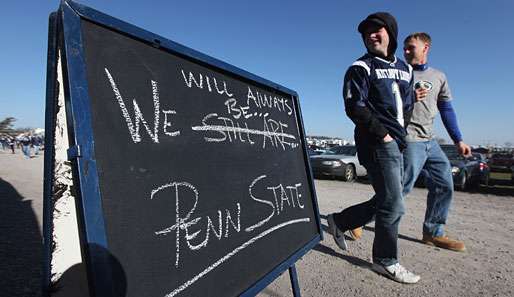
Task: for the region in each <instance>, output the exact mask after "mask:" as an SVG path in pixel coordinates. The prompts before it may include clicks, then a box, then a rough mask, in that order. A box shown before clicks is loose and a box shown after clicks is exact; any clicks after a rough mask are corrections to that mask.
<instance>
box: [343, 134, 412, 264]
mask: <svg viewBox="0 0 514 297" xmlns="http://www.w3.org/2000/svg"><path fill="white" fill-rule="evenodd" d="M358 150H359V159H360V160H361V162H362V164H363V165H364V167H366V169H367V171H368V176H369V178H370V180H371V184H372V186H373V189H374V190H375V195H374V196H373V198H371V199H370V200H368V201H366V202H363V203H360V204H357V205H353V206H351V207H349V208H346V209H344V210H343V211H342V212H340V213H338V214H335V215H334V220H335V222H336V224H337V227H338V228H340V229H341V230H343V231H346V230H350V229H354V228H357V227H361V226H364V225H366V224H367V223H369V222H371V221H372V220H373V219H375V239H374V241H373V262H374V263H378V264H381V265H385V266H388V265H392V264H396V263H398V225H399V223H400V218H401V217H402V215H403V214H404V212H405V210H404V206H403V195H402V189H403V155H402V153H401V152H400V149H399V147H398V144H397V143H396V141H391V142H388V143H384V144H378V145H376V146H373V147H371V148H358Z"/></svg>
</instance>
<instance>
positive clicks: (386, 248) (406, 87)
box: [327, 12, 420, 283]
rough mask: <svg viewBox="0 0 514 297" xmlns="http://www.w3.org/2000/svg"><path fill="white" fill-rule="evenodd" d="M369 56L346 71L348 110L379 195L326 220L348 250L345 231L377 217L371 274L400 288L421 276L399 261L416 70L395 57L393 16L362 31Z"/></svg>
mask: <svg viewBox="0 0 514 297" xmlns="http://www.w3.org/2000/svg"><path fill="white" fill-rule="evenodd" d="M358 31H359V32H360V33H361V34H362V39H363V42H364V45H365V47H366V49H367V54H365V55H364V56H362V57H361V58H359V59H358V60H357V61H355V62H354V63H353V64H352V65H351V66H350V67H349V68H348V70H347V71H346V74H345V78H344V85H343V97H344V103H345V110H346V114H347V115H348V117H349V118H350V119H351V120H352V121H353V122H354V123H355V144H356V146H357V154H358V157H359V161H360V162H361V164H363V165H364V167H366V169H367V171H368V176H369V177H370V180H371V184H372V185H373V189H374V190H375V196H374V197H373V198H371V199H370V200H369V201H366V202H364V203H360V204H357V205H354V206H351V207H349V208H346V209H344V210H343V211H342V212H340V213H334V214H330V215H329V216H328V219H327V221H328V226H329V229H330V231H331V233H332V236H333V237H334V240H335V242H336V244H337V245H338V246H339V247H340V248H341V249H343V250H346V249H347V245H346V242H345V239H344V232H345V231H348V230H352V229H355V228H357V227H360V226H363V225H364V224H366V223H367V222H369V221H370V220H372V219H373V218H375V220H376V222H375V239H374V241H373V249H372V257H373V265H372V269H373V270H374V271H376V272H378V273H380V274H383V275H385V276H387V277H389V278H391V279H393V280H395V281H398V282H400V283H416V282H418V281H419V279H420V277H419V276H418V275H416V274H414V273H412V272H410V271H408V270H407V269H405V268H404V267H403V266H402V265H400V263H399V261H398V225H399V223H400V219H401V217H402V215H403V213H404V206H403V195H402V190H403V189H402V181H403V153H402V152H403V150H404V149H405V147H406V145H407V143H406V139H405V137H406V135H407V131H406V130H405V126H406V125H407V124H408V122H409V119H410V114H411V113H412V108H413V104H414V97H413V90H414V88H413V79H412V67H411V66H409V65H408V64H407V63H405V62H404V61H402V60H400V59H398V58H397V57H396V56H395V51H396V48H397V36H398V25H397V23H396V20H395V18H394V17H393V16H392V15H390V14H389V13H385V12H377V13H374V14H371V15H369V16H368V17H367V18H366V19H365V20H363V21H362V22H361V23H360V24H359V27H358Z"/></svg>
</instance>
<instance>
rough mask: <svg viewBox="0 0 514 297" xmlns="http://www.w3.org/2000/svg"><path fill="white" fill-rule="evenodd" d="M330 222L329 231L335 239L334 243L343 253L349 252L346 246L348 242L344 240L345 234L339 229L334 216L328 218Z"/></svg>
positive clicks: (330, 215)
mask: <svg viewBox="0 0 514 297" xmlns="http://www.w3.org/2000/svg"><path fill="white" fill-rule="evenodd" d="M327 222H328V230H329V231H330V234H332V237H334V241H335V242H336V244H337V246H338V247H339V248H340V249H342V250H343V251H346V250H348V245H346V240H345V239H344V232H341V231H340V230H339V228H337V225H336V222H335V221H334V214H329V215H328V217H327Z"/></svg>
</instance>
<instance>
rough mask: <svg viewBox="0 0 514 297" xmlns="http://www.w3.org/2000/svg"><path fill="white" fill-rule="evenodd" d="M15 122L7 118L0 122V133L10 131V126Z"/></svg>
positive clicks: (13, 119)
mask: <svg viewBox="0 0 514 297" xmlns="http://www.w3.org/2000/svg"><path fill="white" fill-rule="evenodd" d="M15 121H16V119H15V118H13V117H7V118H5V119H3V120H2V121H0V133H7V132H10V131H12V126H13V125H14V122H15Z"/></svg>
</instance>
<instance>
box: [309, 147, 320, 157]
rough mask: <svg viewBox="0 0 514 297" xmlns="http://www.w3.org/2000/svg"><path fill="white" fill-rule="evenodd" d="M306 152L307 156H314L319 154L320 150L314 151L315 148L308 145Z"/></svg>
mask: <svg viewBox="0 0 514 297" xmlns="http://www.w3.org/2000/svg"><path fill="white" fill-rule="evenodd" d="M307 154H308V155H309V157H310V156H316V155H319V154H320V152H318V151H315V150H313V149H312V148H310V147H308V148H307Z"/></svg>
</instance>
